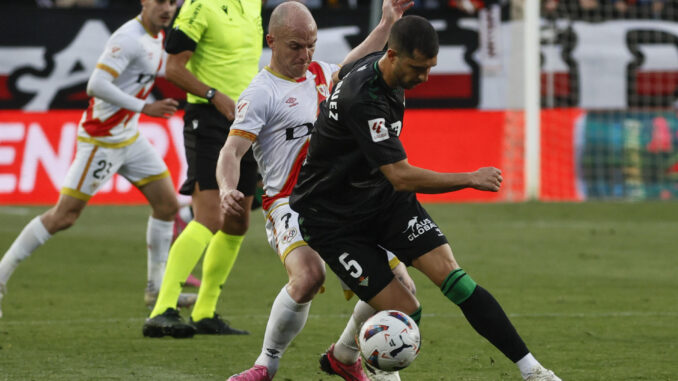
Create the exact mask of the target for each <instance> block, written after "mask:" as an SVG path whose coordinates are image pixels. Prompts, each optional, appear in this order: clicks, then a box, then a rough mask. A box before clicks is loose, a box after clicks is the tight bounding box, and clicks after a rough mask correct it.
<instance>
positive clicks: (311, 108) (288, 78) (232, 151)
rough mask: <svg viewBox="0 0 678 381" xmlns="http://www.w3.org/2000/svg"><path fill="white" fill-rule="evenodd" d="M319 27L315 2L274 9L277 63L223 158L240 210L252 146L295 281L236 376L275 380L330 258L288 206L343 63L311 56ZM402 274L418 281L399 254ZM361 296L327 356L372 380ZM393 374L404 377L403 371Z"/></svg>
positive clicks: (251, 93) (400, 5) (329, 368)
mask: <svg viewBox="0 0 678 381" xmlns="http://www.w3.org/2000/svg"><path fill="white" fill-rule="evenodd" d="M410 6H411V3H410V1H409V0H406V1H403V0H395V1H393V0H385V1H384V5H383V16H382V21H381V23H380V24H379V26H378V27H377V28H375V30H374V31H373V32H372V33H371V34H370V35H369V36H368V37H367V38H366V39H365V41H363V43H362V44H360V45H359V46H358V47H356V48H355V49H354V50H353V51H351V53H349V55H348V56H347V57H346V59H345V60H344V62H345V63H346V62H351V61H353V60H355V59H357V58H360V57H362V56H364V55H366V54H368V53H370V52H373V51H376V50H379V49H382V48H383V47H384V45H385V43H386V39H387V36H388V34H389V32H390V27H391V25H392V24H393V23H394V22H395V21H396V20H397V19H399V18H400V17H401V16H402V13H403V12H404V10H405V9H407V8H409V7H410ZM316 33H317V27H316V24H315V21H314V20H313V17H312V16H311V14H310V12H309V11H308V9H307V8H306V7H305V6H304V5H302V4H300V3H296V2H288V3H283V4H281V5H279V6H278V7H276V9H275V10H274V11H273V13H272V14H271V19H270V22H269V27H268V35H267V36H266V41H267V43H268V45H269V46H270V47H271V49H272V57H271V63H270V65H269V66H267V67H266V68H264V69H263V70H262V71H261V72H259V74H257V76H256V77H255V78H254V79H253V80H252V82H251V83H250V85H249V87H248V88H247V89H246V90H245V91H244V92H243V93H242V94H241V95H240V98H239V100H238V103H237V105H236V117H235V120H234V122H233V125H232V126H231V131H230V133H229V137H228V139H227V140H226V143H225V144H224V147H223V148H222V150H221V153H220V156H219V162H218V164H217V180H218V182H219V190H220V195H221V200H222V209H223V210H224V212H225V213H226V214H229V215H239V214H241V213H243V212H244V211H243V210H242V208H241V207H240V205H239V200H240V199H242V197H243V194H242V193H241V192H239V191H238V190H237V189H236V185H237V183H238V179H239V168H240V166H239V165H240V159H241V158H242V156H243V155H244V154H245V152H246V151H247V149H248V148H249V147H250V146H252V147H253V153H254V157H255V159H256V160H257V163H258V165H259V169H260V171H261V174H262V177H263V183H264V191H265V194H264V196H263V198H262V201H263V210H264V214H265V216H266V233H267V236H268V240H269V243H270V245H271V246H272V247H273V248H274V249H275V250H276V251H277V252H278V255H279V256H280V259H281V261H282V262H283V264H284V266H285V268H286V270H287V272H288V275H289V282H288V283H287V284H286V285H285V286H284V287H283V288H282V289H281V290H280V293H279V294H278V296H277V297H276V299H275V301H274V303H273V306H272V308H271V314H270V317H269V320H268V324H267V327H266V333H265V336H264V343H263V347H262V352H261V354H260V355H259V357H258V358H257V360H256V362H255V365H254V366H253V367H252V368H250V369H248V370H247V371H245V372H242V373H240V374H236V375H234V376H232V377H230V378H229V380H233V381H243V380H244V381H253V380H271V379H272V378H273V376H274V375H275V373H276V371H277V369H278V366H279V361H280V358H281V356H282V354H283V353H284V351H285V349H286V348H287V347H288V345H289V344H290V343H291V341H292V340H293V339H294V337H295V336H296V335H297V334H298V333H299V332H300V331H301V329H302V328H303V326H304V324H305V322H306V318H307V317H308V311H309V307H310V302H311V299H313V297H314V296H315V294H316V293H317V292H318V291H319V290H320V289H321V286H322V284H323V282H324V280H325V264H324V262H323V261H322V259H321V258H320V256H319V255H318V254H317V253H316V252H315V251H314V250H313V249H311V248H310V246H308V244H307V243H306V242H305V241H304V239H303V237H302V236H301V233H300V231H299V223H298V214H297V213H296V212H294V211H293V210H292V209H291V208H290V206H289V195H290V194H291V192H292V189H293V187H294V185H295V184H296V179H297V176H298V174H299V170H300V168H301V165H302V163H303V161H304V158H305V157H306V150H307V148H308V139H309V137H310V134H311V130H312V129H313V123H314V122H315V119H316V116H317V113H318V107H319V105H320V103H321V102H322V101H324V100H325V99H326V97H327V96H329V90H330V88H331V86H332V77H333V74H335V73H336V72H338V70H339V68H340V66H338V65H332V64H327V63H324V62H317V61H312V57H313V51H314V49H315V43H316ZM393 263H394V265H398V266H397V267H396V270H394V271H395V272H396V274H398V275H399V276H400V278H401V279H404V282H405V283H406V284H407V285H408V286H409V287H410V288H411V289H414V283H413V282H412V280H411V278H410V277H409V275H407V271H406V270H405V268H404V265H402V264H399V262H398V261H397V259H395V260H394V261H393ZM373 312H374V309H372V308H371V307H370V306H369V305H368V304H367V303H364V302H362V301H359V302H358V304H357V305H356V308H355V310H354V314H353V316H352V317H351V319H350V321H349V323H348V325H347V327H346V329H345V331H344V333H343V334H342V337H341V338H340V340H339V341H338V342H337V343H336V344H335V345H333V346H332V347H330V349H329V350H328V352H327V353H326V354H325V355H323V358H322V359H321V367H322V369H323V370H324V371H326V372H328V373H331V374H337V375H339V376H341V377H343V378H344V379H346V380H358V381H361V380H368V379H367V376H366V375H365V373H364V372H363V370H362V367H361V362H360V360H359V356H358V349H357V348H356V346H355V341H354V335H355V333H356V331H357V328H358V327H359V325H360V323H361V322H362V321H364V320H365V319H367V317H369V316H370V315H371V314H372V313H373ZM391 377H392V378H390V379H398V378H397V377H398V375H397V374H393V375H391Z"/></svg>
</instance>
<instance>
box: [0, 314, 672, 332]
mask: <svg viewBox="0 0 678 381" xmlns="http://www.w3.org/2000/svg"><path fill="white" fill-rule="evenodd" d="M225 315H226V316H227V317H229V318H237V319H238V320H246V319H256V320H261V321H264V320H266V319H268V314H254V315H244V314H243V315H238V314H225ZM508 315H509V317H511V318H561V319H571V318H590V319H600V318H636V317H678V311H677V312H668V311H655V312H637V311H613V312H594V313H591V312H572V313H533V314H521V313H514V314H508ZM348 316H349V315H348V314H309V316H308V317H309V318H310V319H328V318H330V319H346V318H348ZM423 317H424V318H427V319H428V318H445V319H464V316H463V315H462V314H461V313H454V314H453V313H450V314H426V313H425V314H423ZM144 320H145V318H141V317H136V318H123V319H114V318H111V319H72V320H17V321H8V319H7V317H5V318H4V319H0V330H2V327H4V326H28V325H59V324H100V323H138V324H139V325H141V324H143V322H144Z"/></svg>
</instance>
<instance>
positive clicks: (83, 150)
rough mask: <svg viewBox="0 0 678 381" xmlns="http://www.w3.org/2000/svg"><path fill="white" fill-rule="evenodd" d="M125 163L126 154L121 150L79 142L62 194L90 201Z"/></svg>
mask: <svg viewBox="0 0 678 381" xmlns="http://www.w3.org/2000/svg"><path fill="white" fill-rule="evenodd" d="M124 161H125V154H124V151H123V149H121V148H106V147H101V146H98V145H94V144H91V143H87V142H78V148H77V151H76V153H75V159H73V162H72V163H71V166H70V167H69V169H68V173H67V174H66V178H65V179H64V182H63V185H62V188H61V193H62V194H65V195H68V196H70V197H73V198H76V199H79V200H82V201H85V202H87V201H89V199H90V198H91V197H92V196H93V195H94V194H96V192H98V191H99V189H100V188H101V187H102V186H103V185H104V184H106V182H108V181H109V180H110V179H111V178H112V177H113V175H114V174H115V173H116V172H118V170H119V169H120V167H121V166H122V165H123V163H124Z"/></svg>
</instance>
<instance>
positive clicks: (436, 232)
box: [379, 197, 447, 266]
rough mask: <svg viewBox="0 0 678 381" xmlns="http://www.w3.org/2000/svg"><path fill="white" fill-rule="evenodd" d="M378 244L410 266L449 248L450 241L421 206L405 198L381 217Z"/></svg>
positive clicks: (415, 201)
mask: <svg viewBox="0 0 678 381" xmlns="http://www.w3.org/2000/svg"><path fill="white" fill-rule="evenodd" d="M380 219H381V222H380V226H381V229H379V244H380V245H381V246H382V247H384V248H385V249H386V250H388V251H391V252H393V253H394V254H395V255H396V256H397V257H398V259H400V261H402V262H403V263H405V264H406V265H408V266H409V265H411V264H412V261H413V260H415V259H416V258H419V257H420V256H422V255H424V254H426V253H428V252H430V251H432V250H434V249H435V248H437V247H439V246H443V245H447V238H445V235H444V234H443V232H442V231H441V230H440V228H439V227H438V225H437V224H436V223H435V221H433V218H431V216H430V215H429V214H428V212H426V210H425V209H424V208H423V207H422V206H421V204H420V203H419V202H418V201H417V200H416V199H414V198H413V197H411V198H403V199H402V200H401V201H400V202H398V203H397V204H396V205H394V206H393V207H391V208H389V210H388V212H386V213H384V214H383V215H381V216H380Z"/></svg>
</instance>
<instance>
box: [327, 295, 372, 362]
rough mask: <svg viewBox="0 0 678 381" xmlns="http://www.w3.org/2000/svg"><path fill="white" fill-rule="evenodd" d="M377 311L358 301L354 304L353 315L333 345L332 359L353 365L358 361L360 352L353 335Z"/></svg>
mask: <svg viewBox="0 0 678 381" xmlns="http://www.w3.org/2000/svg"><path fill="white" fill-rule="evenodd" d="M375 312H377V310H375V309H374V308H372V307H371V306H370V305H369V304H367V303H365V302H363V301H362V300H359V301H358V303H356V304H355V308H354V309H353V314H352V315H351V318H350V319H349V320H348V324H346V328H344V332H342V333H341V336H340V337H339V340H338V341H337V342H336V343H335V344H334V352H333V354H334V357H335V358H336V359H337V360H339V361H340V362H342V363H344V364H353V363H355V362H356V361H358V356H360V351H359V350H358V345H357V344H356V342H355V335H356V334H357V333H358V330H359V329H360V326H361V325H362V324H363V323H364V322H365V320H367V318H369V317H370V316H372V315H373V314H374V313H375Z"/></svg>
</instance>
